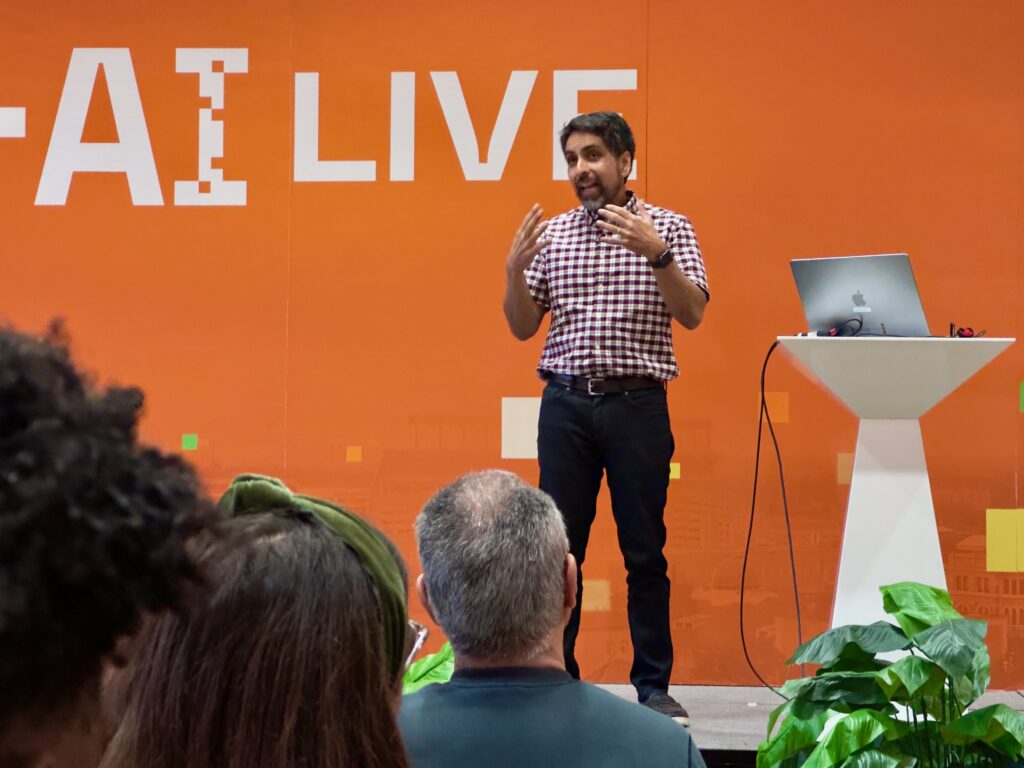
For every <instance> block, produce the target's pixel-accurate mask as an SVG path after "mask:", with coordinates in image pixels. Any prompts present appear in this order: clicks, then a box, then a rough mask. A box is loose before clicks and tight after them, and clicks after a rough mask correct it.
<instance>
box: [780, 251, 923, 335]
mask: <svg viewBox="0 0 1024 768" xmlns="http://www.w3.org/2000/svg"><path fill="white" fill-rule="evenodd" d="M789 265H790V267H791V268H792V269H793V278H794V279H795V280H796V289H797V291H798V292H799V293H800V301H801V302H802V303H803V305H804V314H805V315H806V316H807V327H808V329H809V330H810V331H817V332H818V333H822V334H826V335H831V334H829V330H830V329H832V328H836V329H838V333H836V334H835V335H839V336H853V335H857V336H929V335H930V334H929V333H928V323H927V321H926V320H925V318H924V308H923V307H922V306H921V296H920V294H919V293H918V292H917V282H916V281H915V280H914V273H913V272H912V271H911V269H910V259H909V258H908V257H907V254H905V253H885V254H879V255H875V256H837V257H833V258H826V259H794V260H793V261H791V262H790V263H789Z"/></svg>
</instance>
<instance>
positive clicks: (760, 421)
mask: <svg viewBox="0 0 1024 768" xmlns="http://www.w3.org/2000/svg"><path fill="white" fill-rule="evenodd" d="M777 346H779V342H778V341H777V340H776V341H775V342H774V343H773V344H772V345H771V347H769V349H768V354H767V355H765V358H764V364H763V365H762V366H761V409H760V412H759V413H758V416H757V447H756V448H755V449H754V488H753V491H752V493H751V498H750V523H749V524H748V526H747V541H746V543H745V544H744V545H743V567H742V568H741V569H740V645H742V646H743V658H744V659H746V660H747V666H748V667H750V671H751V672H753V673H754V677H756V678H757V679H758V680H760V681H761V684H762V685H763V686H764V687H765V688H767V689H768V690H769V691H771V692H772V693H775V694H777V695H778V696H782V694H781V693H779V692H778V691H777V690H775V689H774V688H773V687H772V686H771V684H770V683H769V682H768V681H767V680H765V679H764V678H763V677H761V673H760V672H758V671H757V667H755V666H754V662H753V660H752V659H751V658H750V651H749V650H748V649H747V635H746V632H745V630H744V624H743V602H744V601H743V598H744V596H745V594H746V590H747V562H748V560H749V559H750V542H751V540H752V539H753V536H754V514H755V512H756V511H757V480H758V475H759V474H760V471H761V431H762V429H763V427H764V413H765V402H764V376H765V371H766V370H767V369H768V360H769V359H771V356H772V352H774V351H775V348H776V347H777ZM782 698H786V697H785V696H782Z"/></svg>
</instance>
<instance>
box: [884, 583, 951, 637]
mask: <svg viewBox="0 0 1024 768" xmlns="http://www.w3.org/2000/svg"><path fill="white" fill-rule="evenodd" d="M879 589H880V591H881V592H882V607H883V608H884V609H885V612H886V613H888V614H890V615H891V616H892V617H893V618H895V619H896V621H898V622H899V624H900V626H901V627H903V631H904V632H905V633H906V634H907V637H911V638H912V637H913V636H914V635H916V634H917V633H918V632H923V631H924V630H926V629H928V628H929V627H934V626H935V625H936V624H940V623H941V622H943V621H946V620H947V619H962V618H963V616H961V615H960V614H959V613H957V612H956V610H955V609H954V608H953V601H952V600H950V599H949V593H948V592H946V591H945V590H943V589H938V588H936V587H929V586H926V585H924V584H918V583H916V582H913V581H902V582H900V583H898V584H889V585H887V586H884V587H880V588H879Z"/></svg>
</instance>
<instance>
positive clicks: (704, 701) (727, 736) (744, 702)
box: [601, 685, 1024, 751]
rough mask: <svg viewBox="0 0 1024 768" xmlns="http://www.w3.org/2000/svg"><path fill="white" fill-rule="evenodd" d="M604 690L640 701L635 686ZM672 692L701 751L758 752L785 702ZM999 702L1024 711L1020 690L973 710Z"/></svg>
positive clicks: (687, 689)
mask: <svg viewBox="0 0 1024 768" xmlns="http://www.w3.org/2000/svg"><path fill="white" fill-rule="evenodd" d="M601 687H602V688H604V689H605V690H606V691H610V692H611V693H614V694H615V695H616V696H620V697H622V698H624V699H629V700H631V701H636V692H635V691H634V690H633V687H632V686H629V685H602V686H601ZM669 693H670V694H672V696H674V697H675V698H676V700H678V701H679V703H680V704H682V705H683V706H684V707H686V710H687V711H688V712H689V713H690V733H691V734H692V735H693V738H694V740H695V741H696V742H697V746H698V747H699V748H700V749H701V750H730V751H731V750H741V751H753V750H756V749H757V745H758V744H760V743H761V741H762V740H763V739H764V737H765V728H766V727H767V725H768V715H769V713H770V712H771V711H772V710H773V709H775V707H777V706H778V705H779V704H781V703H782V701H783V700H782V698H780V697H779V696H777V695H776V694H774V693H772V692H771V691H769V690H768V689H767V688H763V687H758V688H747V687H744V686H732V685H673V686H672V687H671V688H670V689H669ZM998 703H1002V704H1006V705H1007V706H1009V707H1012V708H1013V709H1016V710H1018V711H1024V696H1021V695H1020V694H1018V693H1017V692H1016V691H990V692H989V693H986V694H985V695H984V696H982V697H981V698H980V699H978V701H977V702H976V703H975V705H974V706H973V707H971V709H979V708H981V707H987V706H988V705H990V704H998Z"/></svg>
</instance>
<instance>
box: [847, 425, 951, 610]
mask: <svg viewBox="0 0 1024 768" xmlns="http://www.w3.org/2000/svg"><path fill="white" fill-rule="evenodd" d="M897 581H918V582H921V583H923V584H928V585H929V586H933V587H940V588H942V589H945V588H946V574H945V570H944V569H943V566H942V552H941V550H940V549H939V531H938V527H937V526H936V524H935V508H934V506H933V505H932V492H931V487H930V485H929V483H928V468H927V466H926V465H925V460H924V443H923V442H922V440H921V427H920V424H919V423H918V421H917V419H861V422H860V430H859V432H858V434H857V453H856V456H855V458H854V462H853V478H852V480H851V484H850V500H849V503H848V505H847V509H846V526H845V528H844V530H843V548H842V554H841V555H840V560H839V580H838V582H837V584H836V597H835V603H834V604H833V606H832V626H833V627H838V626H842V625H845V624H870V623H872V622H875V621H879V620H882V619H885V620H889V621H891V620H892V619H891V617H889V616H887V615H886V614H885V612H884V611H883V610H882V595H881V593H880V592H879V591H878V588H879V587H880V586H882V585H884V584H892V583H894V582H897Z"/></svg>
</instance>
